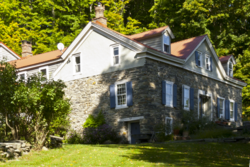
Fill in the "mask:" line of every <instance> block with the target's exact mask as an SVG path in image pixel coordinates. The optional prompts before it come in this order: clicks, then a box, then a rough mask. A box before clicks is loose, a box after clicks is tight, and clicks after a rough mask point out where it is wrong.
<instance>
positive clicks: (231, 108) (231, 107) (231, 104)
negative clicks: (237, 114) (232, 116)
mask: <svg viewBox="0 0 250 167" xmlns="http://www.w3.org/2000/svg"><path fill="white" fill-rule="evenodd" d="M233 107H234V103H232V102H230V110H233Z"/></svg>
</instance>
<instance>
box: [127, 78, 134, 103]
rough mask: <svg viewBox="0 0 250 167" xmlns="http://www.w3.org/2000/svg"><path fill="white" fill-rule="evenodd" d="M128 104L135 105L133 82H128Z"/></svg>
mask: <svg viewBox="0 0 250 167" xmlns="http://www.w3.org/2000/svg"><path fill="white" fill-rule="evenodd" d="M127 105H128V106H132V105H133V88H132V82H127Z"/></svg>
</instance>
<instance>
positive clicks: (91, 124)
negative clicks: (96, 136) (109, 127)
mask: <svg viewBox="0 0 250 167" xmlns="http://www.w3.org/2000/svg"><path fill="white" fill-rule="evenodd" d="M104 124H105V118H104V115H103V113H102V111H100V112H99V113H98V115H97V116H96V117H94V116H93V115H91V114H90V115H89V116H88V118H87V119H86V121H85V123H84V124H83V128H97V127H99V126H101V125H104Z"/></svg>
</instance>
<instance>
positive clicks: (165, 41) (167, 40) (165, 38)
mask: <svg viewBox="0 0 250 167" xmlns="http://www.w3.org/2000/svg"><path fill="white" fill-rule="evenodd" d="M163 51H164V52H166V53H170V37H169V36H168V35H166V34H164V35H163Z"/></svg>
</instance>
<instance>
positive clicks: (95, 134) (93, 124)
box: [83, 111, 121, 144]
mask: <svg viewBox="0 0 250 167" xmlns="http://www.w3.org/2000/svg"><path fill="white" fill-rule="evenodd" d="M83 128H84V130H83V142H84V143H86V144H103V143H104V142H105V141H107V140H110V141H112V142H113V143H119V142H120V141H121V138H120V137H119V136H118V135H117V133H116V132H115V131H114V130H113V129H112V127H111V126H109V125H108V124H106V122H105V118H104V115H103V113H102V111H100V112H99V113H98V115H97V116H96V117H94V116H93V115H91V114H90V115H89V116H88V118H87V120H86V122H85V123H84V124H83Z"/></svg>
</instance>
